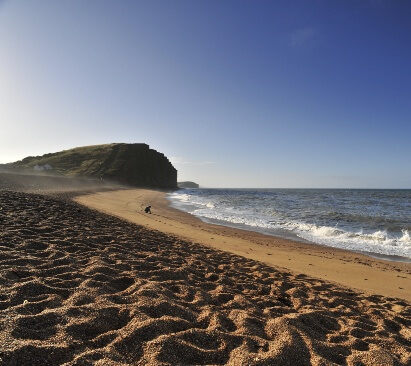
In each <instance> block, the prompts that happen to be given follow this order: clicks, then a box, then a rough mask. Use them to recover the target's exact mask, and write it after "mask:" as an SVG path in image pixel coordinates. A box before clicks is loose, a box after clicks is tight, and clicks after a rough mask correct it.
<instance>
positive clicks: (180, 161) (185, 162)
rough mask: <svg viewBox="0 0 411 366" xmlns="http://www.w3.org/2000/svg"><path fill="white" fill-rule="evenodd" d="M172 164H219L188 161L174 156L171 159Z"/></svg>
mask: <svg viewBox="0 0 411 366" xmlns="http://www.w3.org/2000/svg"><path fill="white" fill-rule="evenodd" d="M169 160H170V161H171V163H172V164H186V165H209V164H217V162H216V161H186V160H184V159H182V158H179V157H176V156H172V157H170V158H169Z"/></svg>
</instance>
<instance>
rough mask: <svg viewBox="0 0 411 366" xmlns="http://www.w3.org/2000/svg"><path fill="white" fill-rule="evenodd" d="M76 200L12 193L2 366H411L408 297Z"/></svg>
mask: <svg viewBox="0 0 411 366" xmlns="http://www.w3.org/2000/svg"><path fill="white" fill-rule="evenodd" d="M0 178H1V177H0ZM122 192H124V194H129V193H130V192H128V193H127V192H126V191H122ZM141 192H142V191H140V193H141ZM119 193H120V192H111V193H110V192H105V193H99V194H98V195H100V194H102V195H106V194H107V195H108V194H112V195H117V194H119ZM71 195H72V193H70V194H61V193H59V194H57V195H56V194H52V195H50V194H46V195H45V194H41V195H40V194H32V193H27V192H16V191H11V190H3V191H0V207H1V208H0V223H1V232H0V289H1V292H0V359H1V361H0V364H1V365H10V366H12V365H373V366H374V365H408V364H409V363H410V362H411V356H410V354H411V347H410V340H411V334H410V333H411V332H410V325H411V311H410V306H409V303H408V302H407V301H405V300H403V299H401V298H398V297H387V296H382V295H381V294H369V293H365V292H360V291H356V290H353V289H350V288H348V287H344V286H341V285H338V284H336V283H333V282H329V281H326V280H323V279H320V278H318V277H314V276H311V275H307V274H306V273H303V272H297V271H296V270H293V271H291V270H289V269H285V268H280V267H276V266H273V265H266V264H264V263H262V262H260V261H256V260H254V259H250V258H245V257H244V256H239V255H236V254H233V253H230V252H227V251H222V250H218V249H215V248H212V247H210V246H208V245H202V244H200V243H199V242H198V241H197V242H195V241H194V240H187V239H185V238H183V237H182V236H178V235H175V234H171V233H167V232H164V231H163V232H161V231H158V230H154V229H152V228H150V227H148V226H149V225H148V221H144V222H142V225H137V224H134V223H132V222H129V221H126V220H124V219H119V218H117V217H114V216H112V215H106V214H104V213H101V212H97V211H95V210H91V209H89V208H87V207H84V206H82V205H80V204H78V203H76V202H73V201H72V200H71V198H70V197H71ZM86 197H89V199H93V200H94V202H96V201H95V198H96V197H94V198H93V196H86ZM157 197H158V199H159V200H161V195H158V194H157ZM163 198H164V197H163ZM82 199H83V198H81V200H82ZM129 202H131V203H128V204H127V207H128V206H130V205H132V204H133V203H132V202H133V199H132V200H130V201H129ZM135 204H136V205H138V206H137V207H138V208H140V207H139V205H140V202H138V203H137V202H135ZM132 210H134V211H133V212H134V215H135V216H137V217H141V218H143V217H144V219H145V220H152V221H154V222H156V220H157V221H160V222H159V223H158V224H161V225H162V226H170V225H171V224H170V222H169V221H166V220H169V219H168V218H167V216H161V215H160V212H159V211H157V204H153V212H154V213H153V214H152V215H150V216H149V215H143V214H142V213H141V214H140V213H137V211H138V210H137V209H134V208H132ZM126 211H127V210H126ZM139 212H140V211H139ZM172 212H174V211H172ZM156 215H157V216H156ZM174 219H175V217H174V218H173V220H174ZM170 220H172V219H170ZM173 222H174V223H175V225H177V223H178V222H179V221H178V220H177V221H173ZM197 224H198V223H197ZM161 225H160V226H161ZM170 227H171V226H170ZM207 227H208V228H209V226H207ZM209 229H210V228H209ZM210 230H212V229H210ZM213 230H214V229H213ZM204 235H205V234H204ZM213 235H215V234H214V233H213ZM221 235H222V234H221ZM201 237H202V236H201ZM213 237H214V236H213ZM224 237H226V236H224ZM241 239H242V240H246V239H244V238H241ZM204 240H205V239H204ZM210 240H216V239H210ZM258 245H260V244H258ZM270 250H275V248H272V249H270ZM292 253H293V252H292ZM292 253H290V255H291V254H292ZM273 255H274V254H273ZM293 257H294V255H293V256H292V257H291V258H293ZM365 267H368V266H367V265H365ZM399 273H400V272H399ZM401 273H402V272H401Z"/></svg>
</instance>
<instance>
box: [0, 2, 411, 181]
mask: <svg viewBox="0 0 411 366" xmlns="http://www.w3.org/2000/svg"><path fill="white" fill-rule="evenodd" d="M409 19H411V1H403V0H334V1H330V0H287V1H285V0H284V1H282V0H281V1H280V0H271V1H269V0H254V1H252V0H247V1H244V0H233V1H231V0H196V1H193V0H161V1H160V0H135V1H131V0H129V1H126V0H121V1H115V0H59V1H55V0H36V1H32V0H0V163H7V162H12V161H16V160H20V159H22V158H24V157H26V156H36V155H43V154H45V153H50V152H57V151H61V150H65V149H70V148H74V147H78V146H85V145H95V144H104V143H112V142H124V143H146V144H148V145H150V147H151V148H152V149H154V150H157V151H159V152H161V153H163V154H165V155H166V156H167V157H168V158H169V160H170V161H171V162H172V164H173V165H174V167H175V168H176V169H177V170H178V180H179V181H185V180H190V181H195V182H197V183H198V184H200V186H202V187H213V188H214V187H215V188H223V187H231V188H243V187H244V188H246V187H247V188H411V143H410V140H411V66H410V65H411V43H410V39H411V22H410V21H409Z"/></svg>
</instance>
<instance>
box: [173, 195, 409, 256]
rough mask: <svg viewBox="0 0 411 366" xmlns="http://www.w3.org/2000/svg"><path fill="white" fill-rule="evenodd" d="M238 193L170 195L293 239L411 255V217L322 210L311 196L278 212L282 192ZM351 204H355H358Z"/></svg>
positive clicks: (225, 221) (181, 204)
mask: <svg viewBox="0 0 411 366" xmlns="http://www.w3.org/2000/svg"><path fill="white" fill-rule="evenodd" d="M235 193H236V192H233V193H232V192H230V191H229V192H228V193H227V192H225V191H224V192H217V193H216V192H215V191H211V190H210V191H205V192H201V191H200V192H199V191H198V190H196V191H195V192H187V191H186V192H181V193H176V194H173V195H172V196H170V198H171V200H172V202H173V204H174V207H176V208H180V209H182V210H184V211H187V212H189V213H191V214H193V215H195V216H198V217H199V218H201V219H205V220H211V221H213V222H218V223H220V224H221V225H227V226H233V225H234V226H237V227H240V228H244V229H249V230H256V231H263V232H264V233H266V234H270V235H274V236H284V235H286V236H287V235H288V234H284V233H289V237H290V238H292V237H294V238H301V239H304V240H307V241H310V242H313V243H317V244H322V245H327V246H331V247H336V248H340V249H346V250H351V251H357V252H358V251H361V252H368V253H371V254H372V253H374V254H381V255H386V256H400V257H405V258H409V259H411V236H410V232H411V225H410V223H409V220H398V221H397V222H395V216H394V215H393V214H392V215H391V217H390V219H388V220H387V219H386V218H383V217H382V216H380V217H376V216H375V212H376V211H375V210H374V211H373V212H369V216H368V218H367V215H366V214H365V213H363V212H360V210H359V209H358V212H353V213H338V212H337V211H336V210H335V209H332V210H327V211H322V212H317V207H316V206H315V205H314V207H312V205H310V202H309V201H308V200H307V203H306V205H304V206H300V207H298V209H296V208H295V205H292V206H289V205H288V204H287V205H286V206H287V211H284V209H283V208H281V207H280V210H277V209H276V208H278V202H277V201H275V200H276V199H277V196H276V197H274V195H273V197H271V201H269V200H268V198H269V197H268V198H267V195H266V194H264V200H262V198H263V195H260V196H258V195H257V196H253V195H250V194H248V193H247V194H240V195H239V196H233V195H235ZM257 193H258V194H260V193H259V192H257ZM358 194H359V193H358ZM255 197H258V198H259V199H255ZM288 201H290V199H289V198H288V197H283V198H282V202H283V203H284V202H288ZM351 205H354V206H353V207H354V208H355V202H352V203H351ZM334 207H336V208H337V207H338V205H334ZM330 212H331V213H332V215H331V214H330ZM392 212H394V211H392ZM335 218H338V219H339V220H335ZM327 223H331V225H329V224H328V225H327Z"/></svg>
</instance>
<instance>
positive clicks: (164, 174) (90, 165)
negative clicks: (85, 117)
mask: <svg viewBox="0 0 411 366" xmlns="http://www.w3.org/2000/svg"><path fill="white" fill-rule="evenodd" d="M44 167H47V168H46V169H47V174H57V175H67V176H76V177H88V178H96V179H104V180H112V181H115V182H118V183H122V184H127V185H131V186H135V187H151V188H176V187H177V170H176V169H175V168H174V167H173V165H172V164H171V163H170V161H169V160H168V159H167V158H166V157H165V156H164V155H163V154H161V153H159V152H157V151H155V150H152V149H150V148H149V146H148V145H146V144H107V145H95V146H84V147H78V148H75V149H70V150H64V151H61V152H57V153H52V154H45V155H43V156H35V157H33V156H30V157H27V158H25V159H23V160H21V161H17V162H15V163H10V164H5V165H4V168H6V169H8V170H10V171H16V170H17V171H24V172H27V171H30V172H33V173H35V172H36V173H44V172H43V170H44ZM39 169H40V170H42V171H41V172H39Z"/></svg>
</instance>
